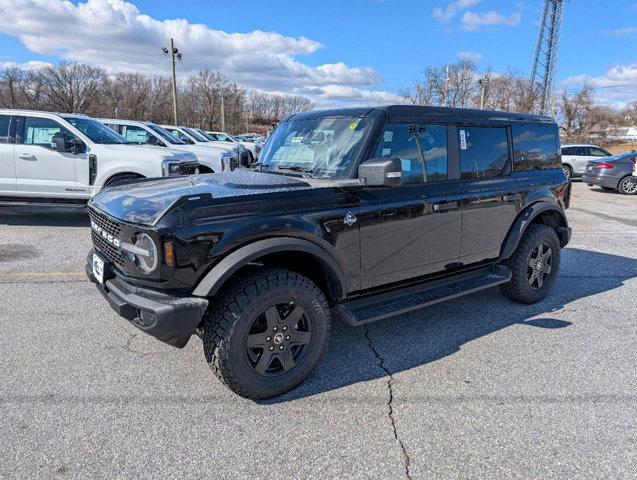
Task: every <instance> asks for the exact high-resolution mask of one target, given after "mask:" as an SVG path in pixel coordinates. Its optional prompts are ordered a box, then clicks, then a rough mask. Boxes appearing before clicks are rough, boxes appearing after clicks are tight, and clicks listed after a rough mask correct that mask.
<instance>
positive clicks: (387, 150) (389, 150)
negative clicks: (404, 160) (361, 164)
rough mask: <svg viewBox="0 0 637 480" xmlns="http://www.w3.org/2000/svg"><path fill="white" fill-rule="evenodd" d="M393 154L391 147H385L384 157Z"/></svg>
mask: <svg viewBox="0 0 637 480" xmlns="http://www.w3.org/2000/svg"><path fill="white" fill-rule="evenodd" d="M390 155H391V148H383V153H382V156H383V157H389V156H390Z"/></svg>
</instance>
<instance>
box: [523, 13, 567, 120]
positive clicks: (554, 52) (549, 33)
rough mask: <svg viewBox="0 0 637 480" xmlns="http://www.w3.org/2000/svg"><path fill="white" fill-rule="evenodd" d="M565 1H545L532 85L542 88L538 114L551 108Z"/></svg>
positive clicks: (544, 112)
mask: <svg viewBox="0 0 637 480" xmlns="http://www.w3.org/2000/svg"><path fill="white" fill-rule="evenodd" d="M564 1H565V0H544V12H543V13H542V22H541V23H540V33H539V34H538V37H537V46H536V47H535V58H534V60H533V70H532V73H531V85H533V87H537V88H540V102H539V104H538V106H537V110H538V113H542V114H546V113H547V112H548V110H549V107H550V101H551V97H552V93H553V85H554V81H555V70H556V69H557V60H558V56H559V51H560V33H561V30H562V14H563V11H564Z"/></svg>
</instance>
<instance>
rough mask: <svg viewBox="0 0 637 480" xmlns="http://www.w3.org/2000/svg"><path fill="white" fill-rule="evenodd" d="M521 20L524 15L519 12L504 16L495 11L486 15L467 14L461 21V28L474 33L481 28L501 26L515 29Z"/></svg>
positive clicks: (485, 13)
mask: <svg viewBox="0 0 637 480" xmlns="http://www.w3.org/2000/svg"><path fill="white" fill-rule="evenodd" d="M521 19H522V15H521V14H520V13H518V12H513V13H512V14H511V15H502V14H501V13H498V12H496V11H493V10H491V11H489V12H484V13H476V12H465V13H464V15H462V18H461V19H460V28H462V29H463V30H466V31H474V30H478V29H479V28H481V27H495V26H500V25H502V26H507V27H514V26H515V25H517V24H518V23H520V20H521Z"/></svg>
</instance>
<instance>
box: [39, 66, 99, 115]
mask: <svg viewBox="0 0 637 480" xmlns="http://www.w3.org/2000/svg"><path fill="white" fill-rule="evenodd" d="M38 73H39V77H40V81H41V82H42V94H43V96H44V98H45V105H46V106H47V108H48V109H50V110H57V111H60V112H77V113H86V112H89V111H90V110H91V108H93V107H95V106H97V105H98V104H99V103H100V102H101V101H102V100H103V98H102V95H101V93H102V85H103V81H104V78H105V76H106V73H105V72H104V70H102V69H101V68H95V67H91V66H89V65H84V64H81V63H76V62H61V63H59V64H57V65H54V66H48V67H44V68H43V69H42V70H40V71H39V72H38Z"/></svg>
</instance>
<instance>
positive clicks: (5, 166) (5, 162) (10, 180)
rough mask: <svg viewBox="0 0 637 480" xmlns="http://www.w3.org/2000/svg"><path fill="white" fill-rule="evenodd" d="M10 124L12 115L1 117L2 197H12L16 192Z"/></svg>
mask: <svg viewBox="0 0 637 480" xmlns="http://www.w3.org/2000/svg"><path fill="white" fill-rule="evenodd" d="M14 120H15V118H14ZM10 123H11V115H0V195H10V194H12V193H15V191H16V179H15V162H14V160H13V148H14V144H13V139H12V138H11V135H10V134H9V125H10Z"/></svg>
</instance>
